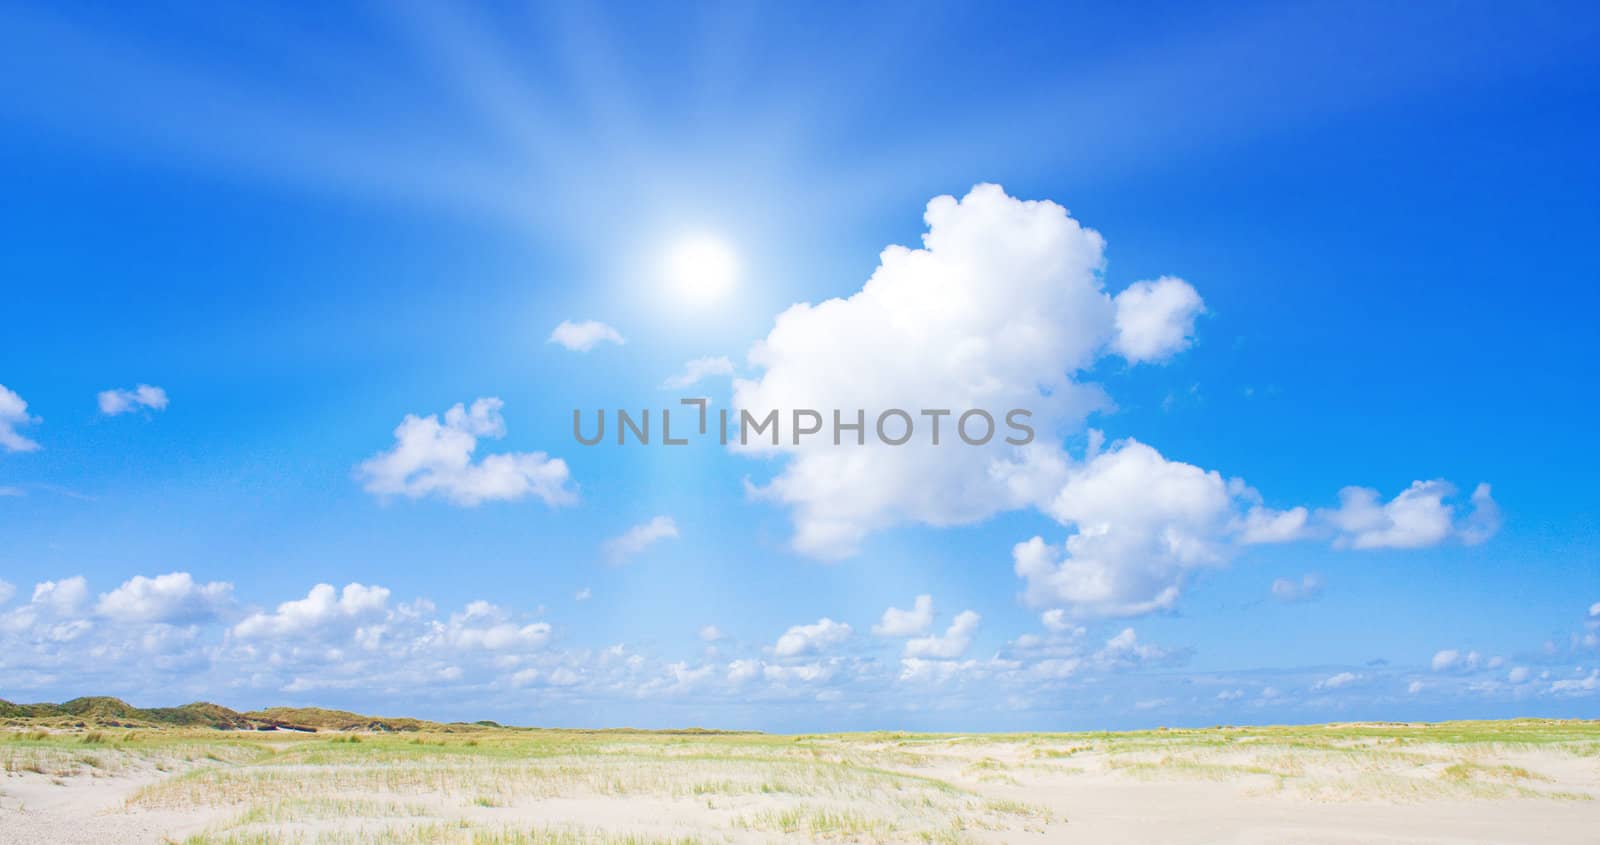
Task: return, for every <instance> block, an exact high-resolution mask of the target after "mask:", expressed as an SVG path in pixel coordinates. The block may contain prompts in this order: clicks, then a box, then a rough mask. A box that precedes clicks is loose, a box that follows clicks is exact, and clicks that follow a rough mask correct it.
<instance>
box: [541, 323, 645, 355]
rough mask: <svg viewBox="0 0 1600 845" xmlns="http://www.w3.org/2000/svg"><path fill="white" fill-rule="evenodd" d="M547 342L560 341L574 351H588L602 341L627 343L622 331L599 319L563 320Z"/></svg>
mask: <svg viewBox="0 0 1600 845" xmlns="http://www.w3.org/2000/svg"><path fill="white" fill-rule="evenodd" d="M545 342H546V343H559V344H561V345H562V346H564V347H566V348H567V349H569V350H571V351H573V352H588V351H589V350H591V349H593V348H594V347H595V346H596V345H597V344H600V343H617V344H621V343H625V342H626V341H624V340H623V339H622V333H621V332H618V331H617V330H616V329H614V328H612V327H610V326H608V325H606V324H605V323H602V322H600V321H598V320H585V321H583V322H581V323H574V322H572V321H571V320H562V321H561V325H559V326H556V328H555V331H552V332H551V333H550V339H549V340H547V341H545Z"/></svg>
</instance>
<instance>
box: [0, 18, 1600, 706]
mask: <svg viewBox="0 0 1600 845" xmlns="http://www.w3.org/2000/svg"><path fill="white" fill-rule="evenodd" d="M1597 28H1600V16H1596V15H1595V14H1594V13H1593V11H1592V10H1589V9H1586V8H1584V7H1583V6H1581V5H1578V4H1569V5H1561V4H1554V5H1542V6H1538V7H1535V8H1533V9H1532V10H1526V11H1519V13H1518V14H1516V15H1511V14H1509V13H1506V12H1504V11H1497V10H1495V9H1494V8H1493V7H1491V6H1490V5H1489V4H1467V5H1465V6H1449V7H1446V6H1443V5H1439V6H1434V5H1429V4H1411V5H1407V6H1405V7H1404V8H1398V9H1397V8H1391V7H1386V6H1384V5H1380V4H1371V5H1363V4H1353V5H1352V4H1340V5H1338V6H1334V5H1317V4H1309V5H1292V6H1287V5H1280V4H1260V5H1249V4H1244V5H1234V6H1226V7H1214V6H1213V7H1184V8H1181V9H1179V8H1171V7H1166V6H1160V5H1153V6H1148V7H1142V8H1134V7H1126V8H1124V9H1121V10H1119V11H1117V12H1115V13H1111V12H1108V11H1106V10H1104V9H1094V8H1091V7H1078V8H1071V7H1056V6H1051V7H1027V6H1012V7H1009V8H1007V9H1005V10H998V11H997V10H995V9H992V8H989V7H987V6H985V5H979V4H970V5H960V4H947V5H940V6H936V7H932V8H930V7H928V6H926V5H925V4H918V5H915V6H912V5H907V6H901V7H894V6H884V7H880V8H878V9H875V10H871V11H865V12H863V11H861V10H855V9H850V8H847V7H839V8H828V7H824V6H818V7H814V8H807V9H800V8H793V9H778V8H775V7H751V6H741V5H736V4H732V5H722V6H712V5H706V6H697V7H694V8H692V9H689V10H683V9H668V8H666V7H659V8H655V9H651V8H648V7H635V6H632V5H629V6H611V7H591V8H588V9H587V10H585V9H580V8H577V7H562V6H554V7H541V6H522V5H512V4H504V5H502V4H495V5H489V6H479V7H474V8H471V9H467V8H450V9H446V8H445V7H444V6H443V5H434V4H411V5H396V6H390V5H387V4H371V5H352V6H348V7H341V8H335V9H327V10H320V11H316V12H311V11H303V12H301V11H293V10H282V9H279V10H261V9H259V8H255V7H251V6H248V5H243V4H241V5H239V6H236V7H227V6H221V7H217V6H210V7H207V8H205V9H199V8H198V7H190V8H185V7H184V6H182V5H181V4H173V5H171V6H163V7H148V6H142V7H140V8H138V9H133V8H132V7H128V8H117V7H107V8H83V9H77V10H69V11H62V10H60V9H50V8H46V7H44V6H42V5H34V6H30V5H26V4H24V5H13V4H7V5H5V6H4V7H3V8H0V55H3V56H5V58H4V59H3V60H0V61H3V62H4V63H5V70H6V72H5V73H3V74H0V80H3V81H0V115H3V120H0V173H3V174H4V182H5V184H6V186H7V195H8V202H6V203H3V204H0V223H3V225H4V227H5V231H6V233H7V237H6V239H5V240H6V249H5V250H3V251H0V279H3V281H0V285H3V290H4V292H3V295H0V302H3V303H4V304H5V307H4V311H3V313H4V315H5V319H4V326H5V333H4V342H3V343H0V384H3V385H4V386H5V388H6V391H5V392H4V393H0V422H3V425H4V427H3V428H0V491H3V492H4V493H5V494H6V495H3V496H0V581H3V582H4V584H5V585H6V586H0V597H4V599H5V600H4V602H0V643H3V645H4V648H3V651H0V697H4V698H8V699H13V700H53V699H61V698H66V697H71V696H74V695H80V694H100V693H109V694H118V695H122V696H124V697H127V698H129V699H130V700H133V701H135V702H136V703H140V704H175V703H181V702H182V701H186V700H192V699H196V698H204V699H209V700H216V701H220V702H222V703H225V704H229V705H233V706H238V707H255V706H263V705H268V704H278V703H294V704H318V705H322V706H337V707H348V708H351V709H358V710H367V711H383V712H393V713H405V714H413V715H421V716H432V717H438V718H495V719H501V720H504V721H510V722H516V723H520V724H552V725H577V724H590V725H592V724H607V725H611V724H633V725H644V726H658V725H681V724H688V723H695V724H708V725H716V726H725V727H753V728H763V729H773V730H815V729H854V728H929V729H934V728H938V729H960V730H979V729H1011V728H1032V729H1045V728H1094V727H1135V726H1143V725H1156V724H1216V723H1228V722H1231V723H1244V722H1268V721H1314V720H1333V719H1347V718H1383V719H1423V718H1427V719H1435V718H1452V717H1476V716H1513V715H1553V716H1591V717H1592V716H1594V715H1596V714H1597V712H1600V709H1597V708H1600V681H1597V680H1596V678H1597V674H1596V673H1597V671H1600V643H1597V640H1596V637H1597V634H1600V558H1597V556H1600V530H1597V526H1596V523H1595V519H1594V516H1593V508H1594V502H1595V497H1594V496H1593V494H1592V493H1591V492H1590V489H1589V481H1590V479H1591V478H1592V477H1594V476H1595V475H1596V473H1597V472H1600V459H1597V458H1596V457H1595V452H1594V450H1593V448H1592V444H1591V441H1592V438H1591V436H1590V432H1591V430H1592V428H1593V426H1592V423H1591V419H1592V416H1591V415H1592V412H1593V411H1594V409H1595V399H1594V390H1593V388H1594V387H1595V377H1594V375H1593V371H1594V360H1595V341H1594V338H1593V334H1594V331H1593V327H1592V321H1591V320H1589V319H1587V317H1586V315H1587V314H1589V313H1591V312H1592V311H1593V309H1594V308H1595V306H1596V305H1597V304H1600V303H1597V298H1600V297H1597V294H1596V292H1595V291H1596V287H1595V282H1596V277H1595V267H1596V259H1597V255H1596V247H1595V242H1594V237H1593V233H1594V232H1595V231H1596V230H1597V224H1600V206H1597V204H1596V197H1597V196H1600V193H1597V191H1596V188H1597V187H1600V164H1597V163H1596V161H1595V158H1594V156H1593V149H1594V148H1596V146H1597V141H1600V137H1597V136H1600V131H1597V129H1600V127H1597V120H1600V118H1597V115H1600V110H1597V109H1596V83H1597V81H1600V79H1597V76H1600V67H1597V63H1596V60H1595V58H1594V57H1595V56H1596V55H1597V53H1596V51H1595V50H1594V49H1593V47H1594V43H1595V40H1594V39H1595V35H1596V30H1597ZM975 186H1001V187H975ZM939 197H949V198H950V199H947V200H938V199H936V198H939ZM1035 201H1037V202H1035ZM1046 201H1048V203H1052V204H1041V203H1044V202H1046ZM1030 203H1031V204H1030ZM1089 229H1092V230H1093V231H1094V232H1097V233H1099V237H1098V238H1096V237H1095V236H1092V235H1088V234H1086V230H1089ZM1028 233H1031V235H1030V234H1028ZM925 236H927V238H928V239H929V240H928V241H927V246H926V249H924V251H923V252H919V253H915V254H912V255H911V256H910V258H905V257H904V256H903V255H902V256H901V257H898V258H897V257H894V256H893V255H887V254H883V255H881V253H883V251H884V249H885V248H886V247H889V246H890V245H903V246H904V247H906V248H907V249H910V250H917V249H922V248H924V247H925V242H924V237H925ZM701 242H710V243H712V244H714V245H715V246H714V248H711V253H712V254H711V255H710V257H709V258H706V257H705V256H704V255H702V256H701V258H702V261H701V263H700V264H697V265H695V266H696V267H698V268H700V269H699V270H696V271H694V273H691V274H690V275H691V276H692V278H688V279H679V278H676V277H675V273H674V270H673V268H674V256H675V255H676V254H677V253H678V252H679V251H680V250H681V249H682V248H683V247H684V245H685V244H694V243H701ZM935 244H944V245H943V246H940V245H935ZM721 258H726V260H727V261H728V262H729V263H730V264H731V265H732V266H731V268H730V269H728V270H727V272H726V273H723V274H721V275H725V276H726V279H725V281H727V283H728V285H727V289H726V290H724V291H722V292H721V293H720V294H716V295H713V293H714V292H712V291H709V289H708V288H706V287H704V285H705V283H706V276H705V274H706V273H711V272H712V271H710V270H705V269H704V266H703V265H704V264H705V263H706V262H707V261H709V262H710V264H713V265H714V264H716V263H717V261H718V260H720V259H721ZM880 265H881V266H880ZM695 273H699V274H700V275H695ZM875 273H877V274H878V275H877V276H876V277H874V274H875ZM679 275H681V274H679ZM869 278H874V282H873V286H874V292H872V293H870V294H867V293H862V291H863V286H864V285H866V284H867V281H868V279H869ZM1162 280H1168V281H1162ZM880 282H882V284H879V283H880ZM1129 291H1136V292H1143V293H1145V294H1148V295H1147V296H1135V295H1132V294H1129V295H1128V296H1123V294H1124V293H1126V292H1129ZM858 293H859V294H861V295H859V296H855V298H851V297H852V296H854V295H857V294H858ZM832 298H840V299H841V300H845V299H847V298H850V299H848V301H847V302H841V303H839V304H838V305H837V306H828V307H819V308H807V309H802V310H801V311H799V312H791V311H788V310H787V309H790V307H791V306H793V305H795V304H797V303H810V304H818V303H823V302H824V301H826V300H830V299H832ZM780 314H782V315H785V316H784V318H783V319H784V322H782V323H780V321H779V318H780ZM588 321H594V322H597V323H600V324H603V325H604V326H605V327H608V328H609V330H610V331H611V332H614V335H613V336H614V337H616V338H621V339H622V340H623V342H621V343H617V342H614V341H613V340H610V339H605V337H601V335H604V332H603V331H602V330H600V329H598V328H596V329H594V331H593V334H594V335H595V337H597V338H600V339H598V340H595V342H594V343H593V345H592V346H589V347H588V348H587V349H582V348H568V346H569V345H570V346H574V347H581V346H583V344H580V343H572V342H571V340H572V338H571V337H569V338H568V340H569V343H568V344H563V343H560V342H555V341H553V340H552V336H553V332H555V331H556V329H557V327H558V326H559V325H560V324H562V323H572V324H575V325H576V324H583V323H586V322H588ZM785 325H786V326H787V328H786V329H783V330H782V331H780V330H779V329H780V328H781V327H782V326H785ZM582 334H583V333H582V332H579V335H582ZM884 338H888V339H889V342H882V341H883V339H884ZM591 339H594V338H591ZM963 343H966V344H971V347H970V348H972V349H975V350H977V351H976V352H975V353H974V354H972V355H970V356H967V357H962V356H959V355H955V354H952V352H951V350H952V349H959V348H962V347H961V344H963ZM697 359H712V360H713V361H714V362H715V363H714V364H711V365H709V366H708V367H707V369H709V370H710V371H711V374H710V375H707V376H705V377H704V378H702V379H701V380H699V381H698V382H696V383H694V384H692V385H686V386H684V387H681V388H673V389H665V388H663V383H664V382H666V381H667V380H669V379H671V378H673V377H674V376H676V375H679V374H681V373H682V372H683V371H684V369H685V366H686V364H687V363H688V362H690V361H693V360H697ZM719 359H725V361H724V360H719ZM139 385H148V386H151V387H157V388H160V391H161V393H160V395H157V394H155V393H154V392H151V391H146V393H145V394H144V395H143V396H142V397H141V396H139V395H137V394H134V393H115V392H113V393H111V394H110V395H109V396H108V398H104V399H102V398H101V397H102V393H103V392H106V391H133V390H135V389H136V388H137V387H138V386H139ZM1041 385H1044V386H1047V387H1048V388H1049V389H1048V390H1047V391H1046V393H1048V394H1049V395H1048V396H1046V395H1043V394H1041V392H1040V390H1039V388H1040V386H1041ZM683 396H706V397H709V398H710V399H711V401H712V407H719V406H720V407H729V406H730V403H732V405H733V406H734V407H738V406H740V405H741V404H743V405H744V406H746V407H750V406H755V407H761V408H766V407H780V408H789V407H794V406H797V405H799V404H800V403H802V402H807V403H816V404H817V405H818V406H819V407H824V408H833V407H842V408H846V409H854V408H856V407H858V406H866V407H871V408H879V407H887V406H890V405H892V404H896V403H910V404H907V407H912V408H917V407H944V406H948V405H954V406H956V407H958V408H964V407H967V406H968V404H970V403H974V402H981V403H984V404H986V405H987V406H989V407H994V408H997V409H998V408H1001V407H1011V405H999V404H989V403H999V402H1001V401H1002V400H1004V401H1007V402H1012V403H1022V404H1025V405H1027V406H1029V407H1035V405H1037V409H1038V412H1039V413H1040V415H1041V417H1043V418H1045V419H1046V421H1047V422H1049V423H1050V425H1049V429H1050V431H1049V432H1048V434H1049V436H1041V437H1040V438H1039V442H1038V443H1036V444H1035V446H1034V447H1033V448H1032V449H1031V450H1029V452H1028V453H1027V454H1026V455H1022V454H1020V453H1012V452H1010V451H1009V450H1007V449H1003V448H989V447H986V448H984V449H963V448H961V447H956V448H950V447H949V446H948V445H946V446H943V447H936V448H935V447H931V446H930V447H927V448H923V446H924V444H922V443H921V441H920V440H919V441H918V442H917V443H914V444H913V445H912V446H911V447H910V448H909V449H906V450H892V449H888V448H886V447H881V446H869V447H860V448H857V449H855V450H851V449H850V448H848V447H847V448H845V449H843V450H832V449H830V448H825V447H820V446H818V447H808V448H804V449H783V450H778V451H776V452H774V453H767V454H751V453H749V452H746V451H739V450H726V449H723V448H720V447H718V446H717V445H715V444H713V443H709V442H697V443H694V444H691V445H689V446H686V447H681V448H663V447H659V446H651V447H640V446H636V445H630V446H626V447H617V446H615V445H602V446H596V447H585V446H581V445H579V444H578V443H577V442H576V441H575V440H574V438H573V436H572V430H571V413H572V411H573V409H575V408H581V409H585V410H586V411H587V412H591V413H592V412H593V410H594V409H598V408H606V409H615V408H618V407H626V408H631V409H643V408H654V409H659V408H662V407H667V406H676V403H677V400H678V399H679V398H680V397H683ZM480 399H483V400H497V402H496V401H490V402H486V403H481V404H478V405H475V404H474V403H475V402H478V400H480ZM22 403H25V407H23V406H22ZM458 403H459V404H461V405H462V411H461V417H460V418H459V420H458V421H457V424H454V425H452V424H451V423H450V421H449V420H448V419H447V418H446V416H445V415H446V412H447V411H448V410H449V409H451V408H452V407H453V406H455V405H457V404H458ZM108 411H110V412H109V413H108ZM408 415H412V416H414V417H415V418H417V420H419V421H421V422H419V423H418V425H420V426H422V428H420V429H417V430H416V431H415V432H413V434H414V436H415V437H416V438H417V439H414V440H407V441H405V442H402V441H401V440H397V433H396V427H397V426H399V425H401V424H402V421H403V420H406V419H407V417H408ZM430 415H434V420H435V423H437V425H438V426H439V428H438V429H432V428H427V423H426V420H427V419H428V418H429V417H430ZM677 423H678V420H677V418H676V417H675V419H674V428H675V430H676V429H677V427H678V426H677ZM658 424H659V423H658ZM463 438H465V439H463ZM464 444H466V445H471V446H473V447H474V450H473V451H470V452H469V451H464V449H465V445H464ZM401 447H408V448H401ZM397 450H398V451H397ZM496 454H500V455H506V456H511V457H509V458H507V459H505V461H504V462H502V463H498V464H496V463H494V462H490V463H489V464H484V463H482V461H483V460H484V458H485V457H486V456H490V455H496ZM386 456H387V457H386ZM369 461H377V463H367V462H369ZM554 461H559V462H560V463H559V464H555V463H553V462H554ZM996 466H1006V467H1011V468H1013V469H1014V470H1015V471H1014V473H1013V474H1012V475H1011V476H1008V477H1010V478H1012V479H1013V481H1015V483H1014V484H1002V483H1000V482H998V481H996V475H995V473H994V471H993V470H994V468H995V467H996ZM363 467H365V469H363ZM1017 479H1021V480H1017ZM1233 479H1239V481H1237V482H1234V481H1232V480H1233ZM1416 482H1421V483H1422V484H1421V486H1419V487H1416V488H1414V489H1413V485H1414V483H1416ZM1436 482H1438V483H1436ZM1480 484H1487V485H1488V488H1486V489H1483V491H1482V495H1481V496H1478V497H1476V500H1474V494H1475V493H1476V492H1478V491H1479V490H1480V487H1479V485H1480ZM1445 485H1448V487H1446V486H1445ZM1348 487H1356V488H1365V489H1369V490H1371V491H1374V492H1373V493H1372V494H1370V497H1369V498H1362V497H1363V496H1364V495H1366V494H1360V493H1356V494H1351V495H1347V496H1345V497H1344V498H1341V490H1344V489H1345V488H1348ZM1408 490H1410V491H1411V492H1410V493H1407V491H1408ZM763 491H764V492H763ZM1252 519H1255V520H1257V521H1256V522H1251V520H1252ZM1269 522H1270V528H1271V530H1267V527H1269V526H1268V524H1269ZM647 526H653V528H647ZM1252 526H1254V527H1253V528H1252ZM1258 529H1259V530H1258ZM630 532H634V533H633V534H632V535H631V536H632V537H633V538H634V539H635V542H632V543H626V542H624V543H621V544H618V543H617V538H621V537H626V536H629V535H630ZM1034 537H1038V538H1039V547H1038V548H1036V549H1035V551H1036V552H1037V553H1038V557H1037V559H1034V558H1027V560H1030V561H1033V563H1032V564H1031V565H1032V566H1033V568H1032V569H1028V566H1029V564H1028V563H1027V562H1025V561H1024V560H1023V558H1025V557H1026V556H1027V555H1028V552H1027V550H1025V549H1024V550H1019V549H1018V546H1019V544H1026V543H1027V542H1028V541H1030V540H1031V539H1032V538H1034ZM1073 538H1076V539H1073ZM1074 543H1076V545H1074ZM1019 568H1022V569H1027V571H1028V572H1030V573H1032V574H1031V576H1029V575H1023V574H1020V573H1019ZM157 576H168V577H166V578H164V579H160V580H149V579H156V578H157ZM78 578H81V579H82V580H81V581H79V580H76V579H78ZM318 585H328V586H327V587H319V586H318ZM347 585H356V586H355V587H348V586H347ZM1275 585H1276V586H1275ZM580 596H581V597H582V598H580ZM919 596H929V597H930V599H929V601H928V602H927V603H926V604H924V605H922V606H921V607H927V608H928V610H927V611H926V612H922V611H920V610H919V605H918V603H917V597H919ZM890 608H895V609H898V610H900V611H905V612H906V613H903V614H889V617H888V618H886V615H885V614H886V611H887V610H888V609H890ZM964 611H971V613H972V614H973V616H961V614H962V613H963V612H964ZM824 620H826V622H824ZM958 620H961V621H958ZM846 626H848V627H846ZM875 628H876V629H877V630H876V631H875V630H874V629H875ZM1130 631H1131V633H1129V632H1130Z"/></svg>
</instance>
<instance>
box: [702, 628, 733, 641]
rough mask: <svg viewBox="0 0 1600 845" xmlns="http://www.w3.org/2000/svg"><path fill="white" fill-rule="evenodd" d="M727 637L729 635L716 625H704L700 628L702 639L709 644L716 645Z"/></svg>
mask: <svg viewBox="0 0 1600 845" xmlns="http://www.w3.org/2000/svg"><path fill="white" fill-rule="evenodd" d="M725 636H727V635H726V634H724V633H722V629H721V628H718V627H717V626H715V625H703V626H701V628H700V639H702V640H705V641H706V642H708V643H714V642H716V641H717V640H720V639H722V638H723V637H725Z"/></svg>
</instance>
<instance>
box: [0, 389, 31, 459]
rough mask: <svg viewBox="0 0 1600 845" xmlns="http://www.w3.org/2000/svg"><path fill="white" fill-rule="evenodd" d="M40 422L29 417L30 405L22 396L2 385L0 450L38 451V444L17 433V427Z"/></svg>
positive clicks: (0, 392) (0, 395)
mask: <svg viewBox="0 0 1600 845" xmlns="http://www.w3.org/2000/svg"><path fill="white" fill-rule="evenodd" d="M38 421H39V420H38V419H37V418H35V417H30V416H28V403H27V402H24V401H23V399H22V397H21V396H18V395H17V394H16V393H15V392H13V391H12V390H10V389H9V388H7V387H6V386H5V385H3V384H0V448H3V449H5V450H6V451H7V452H32V451H34V450H36V449H38V448H39V444H38V443H36V442H34V441H32V440H29V439H28V438H26V437H23V436H22V435H21V434H18V433H17V426H20V425H29V424H31V423H36V422H38Z"/></svg>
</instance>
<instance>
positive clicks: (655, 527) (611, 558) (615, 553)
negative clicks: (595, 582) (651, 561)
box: [603, 516, 678, 566]
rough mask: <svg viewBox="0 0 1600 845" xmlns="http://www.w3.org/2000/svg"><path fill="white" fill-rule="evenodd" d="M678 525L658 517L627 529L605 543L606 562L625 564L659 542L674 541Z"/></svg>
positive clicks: (614, 564) (666, 517)
mask: <svg viewBox="0 0 1600 845" xmlns="http://www.w3.org/2000/svg"><path fill="white" fill-rule="evenodd" d="M677 536H678V523H677V522H675V521H673V519H672V517H670V516H658V517H655V518H654V519H652V520H650V521H649V522H641V523H639V524H638V525H635V526H633V527H632V528H629V529H628V530H627V531H625V532H623V533H622V535H621V536H618V537H612V538H611V539H609V540H607V541H606V542H605V545H604V546H603V549H604V551H605V555H606V561H607V562H608V563H610V564H611V565H612V566H618V565H621V564H623V563H626V562H627V561H628V559H629V558H631V557H633V556H634V555H637V554H638V553H640V552H642V551H644V550H645V549H648V548H650V547H651V546H653V545H655V544H656V542H658V541H660V540H668V539H676V538H677Z"/></svg>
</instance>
